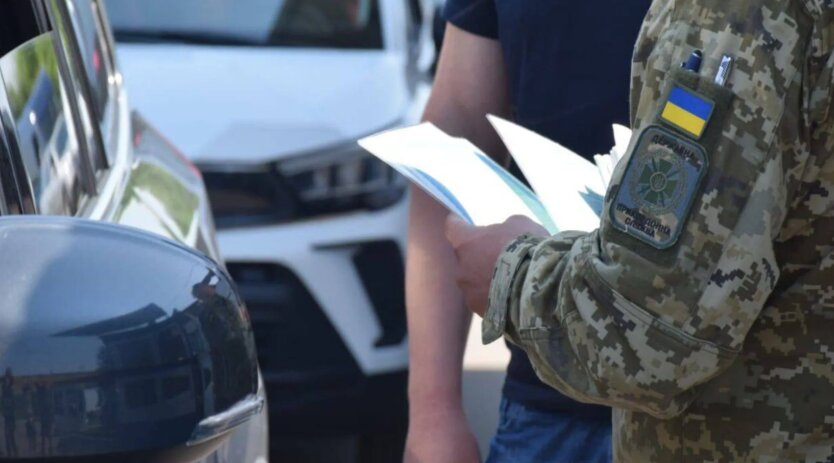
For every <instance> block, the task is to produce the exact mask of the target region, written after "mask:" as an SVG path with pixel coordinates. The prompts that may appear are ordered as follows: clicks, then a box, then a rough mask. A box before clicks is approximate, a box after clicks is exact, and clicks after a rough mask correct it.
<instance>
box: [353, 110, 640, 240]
mask: <svg viewBox="0 0 834 463" xmlns="http://www.w3.org/2000/svg"><path fill="white" fill-rule="evenodd" d="M489 121H490V123H492V125H493V127H494V128H495V129H496V131H497V132H498V134H499V136H500V137H501V139H502V140H503V141H504V144H505V145H506V146H507V148H508V149H509V151H510V153H511V154H512V156H513V158H514V159H515V160H516V163H517V164H518V165H519V167H520V168H521V170H522V172H523V173H524V175H525V177H527V180H528V181H529V182H530V185H531V186H532V187H533V189H534V190H535V191H536V193H538V195H537V194H536V193H534V192H533V191H532V190H530V189H529V188H527V187H526V186H525V185H524V184H522V183H521V182H520V181H518V180H517V179H516V178H515V177H513V176H512V174H510V173H509V172H507V170H506V169H504V168H503V167H501V166H499V165H498V164H496V163H495V162H494V161H492V160H491V159H490V158H489V157H488V156H487V155H486V154H484V153H483V152H481V151H480V150H479V149H478V148H477V147H476V146H475V145H473V144H471V143H470V142H468V141H466V140H463V139H460V138H453V137H450V136H449V135H447V134H446V133H444V132H443V131H441V130H440V129H438V128H437V127H435V126H434V125H432V124H430V123H424V124H420V125H416V126H413V127H407V128H404V129H397V130H391V131H387V132H382V133H380V134H377V135H372V136H370V137H367V138H364V139H362V140H359V144H360V145H361V146H362V147H363V148H365V149H366V150H368V151H369V152H371V153H372V154H373V155H375V156H376V157H378V158H379V159H381V160H382V161H384V162H385V163H387V164H389V165H390V166H391V167H393V168H394V169H396V170H397V171H398V172H400V173H401V174H402V175H403V176H405V177H406V178H408V179H409V180H410V181H412V182H413V183H415V184H416V185H418V186H419V187H420V188H422V189H423V190H424V191H426V192H427V193H428V194H430V195H431V196H433V197H434V198H435V199H436V200H437V201H439V202H440V203H442V204H443V205H445V206H446V207H447V208H448V209H449V210H450V211H452V212H454V213H455V214H457V215H459V216H460V217H461V218H463V219H464V220H466V221H468V222H470V223H472V224H474V225H490V224H495V223H501V222H503V221H505V220H506V219H507V218H509V217H511V216H513V215H523V216H526V217H529V218H530V219H532V220H534V221H535V222H537V223H539V224H541V225H543V226H544V227H545V228H547V230H548V231H550V232H551V233H557V232H558V231H561V230H579V231H591V230H593V229H595V228H597V227H598V226H599V217H600V214H601V213H602V206H603V197H604V196H605V190H606V188H607V186H608V182H609V181H610V179H611V175H612V174H613V171H614V167H615V165H616V163H617V162H618V161H619V158H620V157H621V154H622V153H623V152H624V151H625V149H626V148H625V147H627V146H628V140H629V139H630V136H631V132H630V131H629V130H628V129H626V128H623V127H615V128H614V131H615V139H616V142H617V144H616V146H615V147H614V149H613V150H612V153H611V154H610V155H601V156H597V157H595V161H596V165H594V164H592V163H590V162H589V161H587V160H585V159H584V158H582V157H580V156H579V155H577V154H576V153H573V152H572V151H570V150H568V149H567V148H564V147H562V146H560V145H559V144H557V143H554V142H553V141H551V140H548V139H547V138H544V137H542V136H540V135H538V134H536V133H534V132H532V131H529V130H527V129H525V128H523V127H520V126H518V125H516V124H513V123H512V122H509V121H506V120H503V119H501V118H498V117H495V116H489Z"/></svg>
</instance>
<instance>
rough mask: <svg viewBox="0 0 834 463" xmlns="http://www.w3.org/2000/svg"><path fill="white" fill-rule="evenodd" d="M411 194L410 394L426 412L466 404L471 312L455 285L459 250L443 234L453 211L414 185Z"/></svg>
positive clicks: (408, 272) (414, 404)
mask: <svg viewBox="0 0 834 463" xmlns="http://www.w3.org/2000/svg"><path fill="white" fill-rule="evenodd" d="M411 197H412V208H411V218H410V223H409V245H408V264H407V269H406V298H407V303H406V307H407V312H408V331H409V349H410V358H411V365H410V373H409V397H410V400H411V403H412V407H413V410H414V412H416V413H420V411H421V410H431V409H435V410H436V409H438V408H448V407H460V398H461V397H460V390H461V386H460V382H461V368H462V360H463V353H464V347H465V344H466V334H467V332H468V327H469V323H470V320H471V316H470V315H469V312H468V311H467V310H466V309H465V307H464V304H463V298H462V295H461V293H460V290H459V289H458V288H457V286H456V285H455V279H454V272H453V269H454V268H455V265H456V261H455V255H454V252H453V250H452V248H451V247H450V246H449V245H448V243H447V242H446V241H445V239H443V236H442V233H443V223H444V220H445V217H446V215H447V214H448V212H447V211H446V210H445V209H444V208H443V207H442V206H440V205H439V204H438V203H436V202H435V201H434V200H433V199H431V198H430V197H428V196H427V195H426V194H425V193H423V192H422V191H419V190H417V189H414V191H413V192H412V196H411ZM423 404H427V405H429V404H430V405H431V407H424V406H422V405H423Z"/></svg>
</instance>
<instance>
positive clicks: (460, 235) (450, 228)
mask: <svg viewBox="0 0 834 463" xmlns="http://www.w3.org/2000/svg"><path fill="white" fill-rule="evenodd" d="M474 228H475V227H473V226H472V225H470V224H469V223H467V222H466V221H464V220H463V219H461V218H460V217H458V216H457V215H455V214H449V215H448V216H447V217H446V230H445V231H446V239H447V240H449V242H450V243H452V246H454V247H457V246H459V245H460V244H461V243H463V242H464V241H465V240H466V237H467V236H469V235H470V234H471V232H472V230H473V229H474Z"/></svg>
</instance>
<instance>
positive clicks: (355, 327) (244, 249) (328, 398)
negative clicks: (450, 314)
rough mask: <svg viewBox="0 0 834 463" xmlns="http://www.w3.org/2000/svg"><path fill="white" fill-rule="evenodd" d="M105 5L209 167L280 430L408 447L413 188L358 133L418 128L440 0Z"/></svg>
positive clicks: (174, 122) (166, 109)
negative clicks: (407, 281) (407, 268)
mask: <svg viewBox="0 0 834 463" xmlns="http://www.w3.org/2000/svg"><path fill="white" fill-rule="evenodd" d="M107 9H108V14H109V16H110V22H111V25H112V27H113V29H114V32H115V36H116V39H117V41H118V42H119V46H118V55H119V61H120V63H121V65H122V69H123V73H124V75H125V82H126V85H127V87H128V88H129V90H130V95H131V98H132V103H133V105H134V106H135V107H137V108H138V109H139V110H141V111H142V112H143V114H145V115H146V117H147V118H148V119H149V120H150V121H152V122H153V123H154V124H155V125H157V126H158V127H160V129H161V131H162V132H164V133H165V134H167V135H168V136H169V137H171V139H172V141H173V142H174V143H175V144H176V145H177V146H179V147H181V148H182V150H183V151H184V152H185V153H186V155H188V156H190V157H191V159H192V160H193V161H194V162H195V163H196V164H197V165H198V166H199V167H200V169H201V171H202V173H203V176H204V179H205V183H206V185H207V187H208V190H209V196H210V198H211V202H212V208H213V211H214V216H215V221H216V224H217V228H218V240H219V244H220V251H221V254H222V255H223V257H224V259H225V260H226V263H227V266H228V268H229V271H230V273H231V274H232V276H233V277H234V279H235V280H236V282H237V284H238V285H239V287H240V290H241V293H242V294H243V297H244V299H245V300H246V303H247V306H248V308H249V311H250V313H251V316H252V318H253V321H254V327H255V334H256V341H257V346H258V350H259V359H260V364H261V368H262V371H263V376H264V379H265V381H266V385H267V392H268V394H269V397H270V401H269V404H270V417H271V420H270V427H271V429H270V431H271V433H272V434H273V435H274V436H278V437H281V436H288V435H315V436H321V435H344V434H360V435H363V436H371V437H373V436H376V437H379V436H380V435H381V433H385V434H387V436H386V437H385V439H383V440H386V441H388V442H391V434H392V433H394V434H396V436H397V439H400V438H402V436H404V431H405V426H406V418H407V401H406V377H407V363H408V355H407V335H406V327H405V307H404V288H403V279H404V278H403V273H404V271H403V248H404V244H405V234H406V220H407V198H406V184H405V182H404V181H403V180H402V178H401V177H399V176H397V175H395V174H394V172H393V171H391V170H390V169H389V168H387V167H386V166H385V165H383V164H381V163H380V162H378V161H376V160H375V159H373V158H371V157H370V155H368V154H367V153H365V152H363V151H362V150H361V149H360V148H359V147H358V146H357V145H356V140H357V139H358V138H360V137H362V136H365V135H368V134H371V133H373V132H377V131H379V130H383V129H386V128H393V127H398V126H401V125H405V124H412V123H415V122H417V121H418V119H419V117H420V115H421V113H422V111H423V107H424V106H425V102H426V99H427V98H428V94H429V90H430V76H429V75H428V74H429V70H430V68H431V66H432V64H433V62H434V44H433V41H432V37H431V35H432V34H431V32H432V31H431V19H432V17H433V16H432V14H433V1H432V0H247V1H241V0H214V1H211V2H206V1H204V0H177V1H175V2H172V1H170V0H143V1H141V2H133V1H126V0H108V1H107ZM395 440H396V439H395ZM389 445H390V444H389ZM400 445H401V442H400Z"/></svg>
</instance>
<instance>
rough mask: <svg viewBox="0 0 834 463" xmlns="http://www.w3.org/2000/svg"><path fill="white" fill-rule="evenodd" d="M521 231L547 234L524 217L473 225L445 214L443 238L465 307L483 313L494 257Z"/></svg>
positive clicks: (539, 234)
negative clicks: (453, 259)
mask: <svg viewBox="0 0 834 463" xmlns="http://www.w3.org/2000/svg"><path fill="white" fill-rule="evenodd" d="M524 234H530V235H534V236H548V235H549V234H548V233H547V230H545V229H544V227H542V226H541V225H539V224H537V223H535V222H533V221H532V220H530V219H528V218H527V217H522V216H514V217H510V218H509V219H508V220H507V221H506V222H504V223H502V224H500V225H490V226H488V227H475V226H472V225H469V224H468V223H466V222H464V221H463V220H461V219H460V218H459V217H457V216H455V215H449V218H448V219H447V220H446V238H447V239H448V240H449V242H450V243H451V244H452V247H453V248H454V249H455V255H457V258H458V268H457V284H458V286H459V287H460V289H461V290H462V291H463V295H464V298H465V300H466V305H467V307H469V310H471V311H473V312H475V313H477V314H478V315H480V316H483V315H484V312H486V309H487V304H488V300H489V285H490V282H491V281H492V273H493V269H494V268H495V263H496V262H497V261H498V256H499V255H500V254H501V251H503V250H504V248H505V247H506V246H507V245H508V244H509V243H510V241H512V240H513V239H515V238H517V237H519V236H521V235H524Z"/></svg>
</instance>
